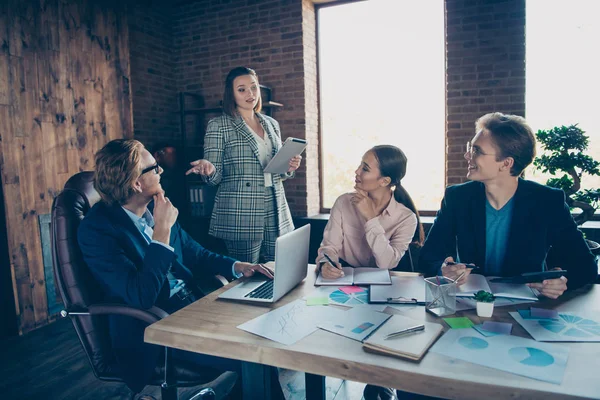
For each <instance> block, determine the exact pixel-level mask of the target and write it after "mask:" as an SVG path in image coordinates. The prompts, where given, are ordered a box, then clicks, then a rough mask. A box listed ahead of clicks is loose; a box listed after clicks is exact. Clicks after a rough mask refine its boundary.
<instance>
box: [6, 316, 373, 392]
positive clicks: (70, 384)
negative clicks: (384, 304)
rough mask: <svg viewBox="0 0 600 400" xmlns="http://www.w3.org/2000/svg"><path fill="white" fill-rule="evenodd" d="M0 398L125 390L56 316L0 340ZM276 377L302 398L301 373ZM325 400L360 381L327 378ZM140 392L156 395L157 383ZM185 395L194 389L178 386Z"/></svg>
mask: <svg viewBox="0 0 600 400" xmlns="http://www.w3.org/2000/svg"><path fill="white" fill-rule="evenodd" d="M0 354H1V356H0V376H1V377H2V380H1V381H0V393H1V395H0V397H1V398H2V399H3V400H21V399H28V400H36V399H44V400H51V399H60V400H95V399H103V400H104V399H107V400H129V399H130V398H131V392H130V390H129V389H128V388H127V387H126V386H125V385H124V384H120V383H111V382H102V381H99V380H98V379H96V377H95V376H94V374H93V372H92V370H91V368H90V366H89V363H88V360H87V358H86V356H85V354H84V352H83V350H82V348H81V344H80V343H79V339H78V338H77V335H76V333H75V330H74V329H73V326H72V325H71V321H69V320H66V319H61V320H59V321H56V322H54V323H52V324H50V325H47V326H44V327H42V328H40V329H37V330H35V331H33V332H30V333H28V334H27V335H25V336H20V337H14V338H10V339H8V340H4V341H2V342H0ZM280 381H281V385H282V388H283V391H284V393H285V395H286V398H287V399H288V400H304V399H305V395H304V375H303V374H301V373H298V372H295V371H288V370H281V372H280ZM326 382H327V400H362V392H363V388H364V386H365V385H364V384H362V383H357V382H350V381H343V380H341V379H334V378H327V381H326ZM143 393H144V394H149V395H152V396H154V397H156V398H157V399H160V390H159V388H157V387H151V386H147V387H146V388H145V389H144V391H143ZM179 393H180V397H181V398H182V399H186V398H187V397H189V395H190V394H191V393H193V388H188V389H180V392H179Z"/></svg>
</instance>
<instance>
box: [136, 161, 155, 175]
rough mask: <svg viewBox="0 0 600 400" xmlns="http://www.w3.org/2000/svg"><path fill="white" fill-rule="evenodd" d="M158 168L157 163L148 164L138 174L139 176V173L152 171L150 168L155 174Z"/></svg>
mask: <svg viewBox="0 0 600 400" xmlns="http://www.w3.org/2000/svg"><path fill="white" fill-rule="evenodd" d="M159 168H160V166H159V165H158V163H156V164H154V165H151V166H149V167H148V168H144V169H143V170H142V173H141V174H140V176H141V175H144V174H145V173H146V172H150V171H152V170H154V173H155V174H158V169H159Z"/></svg>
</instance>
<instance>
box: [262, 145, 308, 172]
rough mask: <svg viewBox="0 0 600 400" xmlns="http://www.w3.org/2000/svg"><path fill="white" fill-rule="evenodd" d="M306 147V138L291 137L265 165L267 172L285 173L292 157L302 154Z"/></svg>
mask: <svg viewBox="0 0 600 400" xmlns="http://www.w3.org/2000/svg"><path fill="white" fill-rule="evenodd" d="M305 148H306V140H304V139H297V138H292V137H289V138H287V139H286V140H285V142H283V146H281V149H279V151H278V152H277V154H275V157H273V158H272V159H271V161H270V162H269V164H267V166H266V167H265V172H268V173H271V174H285V173H286V172H287V170H288V169H289V168H290V160H291V159H292V157H294V156H297V155H300V154H301V153H302V152H303V151H304V149H305Z"/></svg>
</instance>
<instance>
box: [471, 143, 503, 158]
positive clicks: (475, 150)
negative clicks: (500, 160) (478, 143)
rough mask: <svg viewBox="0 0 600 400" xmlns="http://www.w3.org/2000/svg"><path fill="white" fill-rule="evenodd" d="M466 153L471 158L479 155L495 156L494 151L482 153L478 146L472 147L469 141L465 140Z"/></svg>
mask: <svg viewBox="0 0 600 400" xmlns="http://www.w3.org/2000/svg"><path fill="white" fill-rule="evenodd" d="M467 153H468V154H469V156H470V157H471V158H476V157H479V156H495V155H496V153H484V152H483V151H481V150H480V149H479V147H473V146H472V145H471V142H467Z"/></svg>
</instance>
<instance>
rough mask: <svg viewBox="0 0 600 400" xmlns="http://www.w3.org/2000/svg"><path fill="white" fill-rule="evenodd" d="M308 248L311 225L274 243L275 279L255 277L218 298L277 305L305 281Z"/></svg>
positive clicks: (257, 274) (256, 275)
mask: <svg viewBox="0 0 600 400" xmlns="http://www.w3.org/2000/svg"><path fill="white" fill-rule="evenodd" d="M309 244H310V225H304V226H303V227H301V228H298V229H296V230H295V231H292V232H290V233H286V234H285V235H283V236H280V237H278V238H277V242H275V278H274V279H267V278H266V277H264V276H263V275H262V274H260V273H256V274H255V276H254V277H252V279H249V280H247V281H245V282H242V283H240V284H238V285H236V286H234V287H232V288H231V289H229V290H226V291H224V292H223V293H221V294H220V295H219V298H220V299H231V300H244V301H254V302H260V303H274V302H276V301H277V300H279V299H280V298H282V297H283V296H284V295H285V294H286V293H287V292H289V291H290V290H292V289H293V288H294V287H295V286H296V285H297V284H298V283H300V282H302V280H303V279H304V278H306V272H307V270H308V248H309ZM261 276H263V277H262V278H261Z"/></svg>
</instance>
